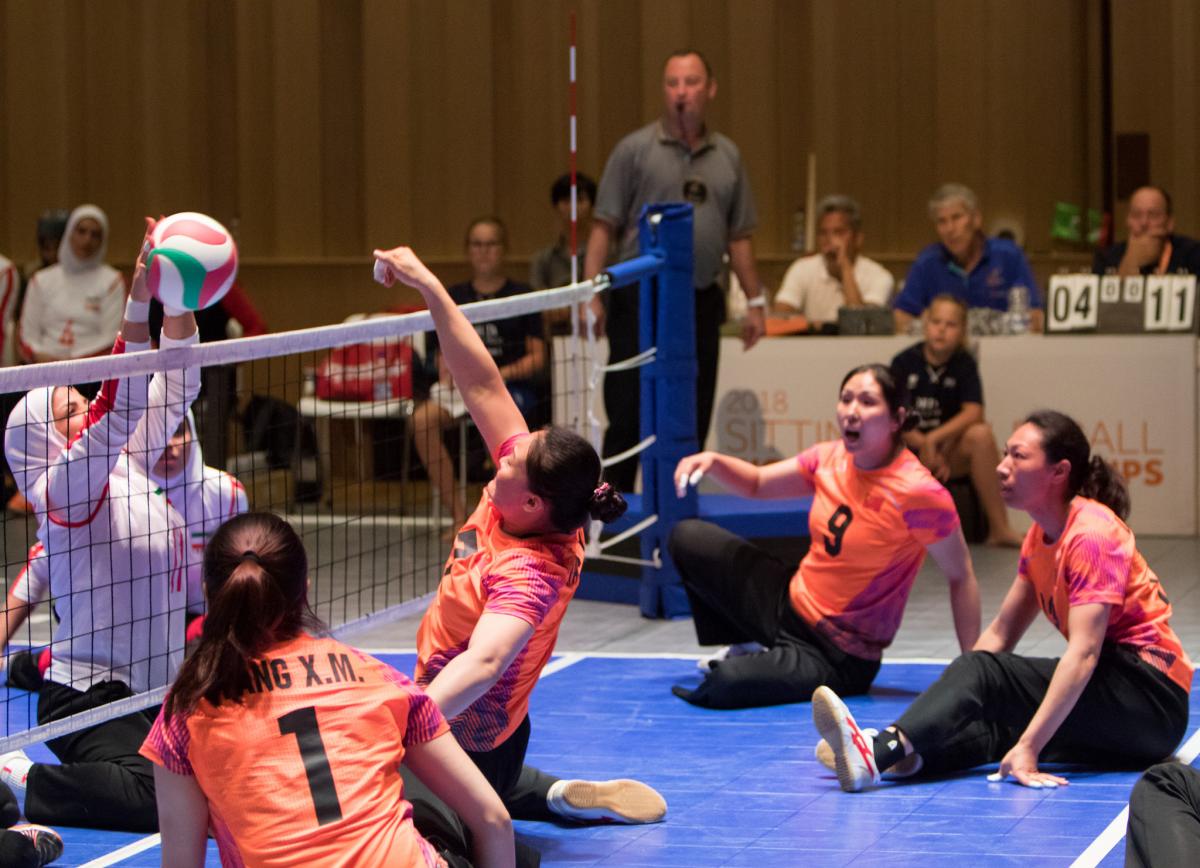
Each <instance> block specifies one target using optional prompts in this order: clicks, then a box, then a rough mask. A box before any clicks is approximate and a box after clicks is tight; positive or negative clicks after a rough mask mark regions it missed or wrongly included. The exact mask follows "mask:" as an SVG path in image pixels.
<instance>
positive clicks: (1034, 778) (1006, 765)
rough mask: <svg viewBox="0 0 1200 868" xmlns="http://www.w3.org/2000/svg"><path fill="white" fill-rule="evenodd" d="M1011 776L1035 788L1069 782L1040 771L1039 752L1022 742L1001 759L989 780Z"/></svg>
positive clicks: (1059, 785)
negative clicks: (997, 769) (998, 766)
mask: <svg viewBox="0 0 1200 868" xmlns="http://www.w3.org/2000/svg"><path fill="white" fill-rule="evenodd" d="M1009 776H1012V778H1013V780H1015V781H1016V782H1017V783H1018V784H1020V785H1021V786H1023V787H1032V788H1033V789H1035V790H1036V789H1042V788H1050V789H1053V788H1055V787H1065V786H1067V783H1068V781H1067V779H1066V778H1063V777H1059V776H1058V775H1052V774H1050V773H1049V772H1040V771H1038V767H1037V753H1036V752H1034V751H1033V750H1032V749H1031V748H1028V747H1026V746H1024V745H1023V744H1021V743H1020V742H1018V743H1017V745H1016V746H1015V747H1013V749H1012V750H1010V751H1009V752H1008V753H1006V754H1005V755H1004V759H1002V760H1000V769H999V771H997V772H996V773H995V774H990V775H988V780H989V781H992V782H993V783H995V782H997V781H1002V780H1004V779H1005V778H1007V777H1009Z"/></svg>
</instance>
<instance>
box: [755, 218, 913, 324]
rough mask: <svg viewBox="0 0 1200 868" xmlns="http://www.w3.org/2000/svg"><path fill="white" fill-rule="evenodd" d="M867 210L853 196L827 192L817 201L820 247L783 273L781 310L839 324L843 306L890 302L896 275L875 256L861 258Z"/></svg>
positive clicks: (777, 303) (778, 297)
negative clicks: (875, 259)
mask: <svg viewBox="0 0 1200 868" xmlns="http://www.w3.org/2000/svg"><path fill="white" fill-rule="evenodd" d="M863 237H864V236H863V231H862V214H861V212H860V211H859V207H858V203H857V202H855V201H854V200H853V199H851V198H850V197H849V196H842V195H833V196H826V197H825V198H824V199H822V200H821V201H820V203H819V204H818V205H817V249H818V250H819V251H820V252H819V253H814V254H812V255H811V256H802V257H801V258H800V259H797V260H796V261H795V262H793V263H792V264H791V266H790V267H789V268H788V270H787V273H786V274H785V275H784V276H783V285H782V286H781V287H780V288H779V292H778V293H776V295H775V312H776V313H800V314H803V315H804V316H805V317H806V318H807V319H808V321H809V322H810V323H814V324H821V323H836V322H837V318H838V308H839V307H864V306H866V305H879V306H884V305H886V304H887V303H888V302H889V301H890V300H891V297H892V288H893V286H894V285H895V279H894V278H893V277H892V275H891V272H889V271H888V270H887V269H886V268H884V267H883V266H882V265H880V264H879V263H878V262H875V261H874V260H871V259H868V258H867V257H865V256H859V254H858V251H859V250H860V249H861V248H862V243H863Z"/></svg>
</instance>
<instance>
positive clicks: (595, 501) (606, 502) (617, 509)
mask: <svg viewBox="0 0 1200 868" xmlns="http://www.w3.org/2000/svg"><path fill="white" fill-rule="evenodd" d="M628 508H629V504H628V503H626V502H625V498H624V497H622V496H621V492H619V491H617V490H616V489H615V488H613V487H612V486H611V485H610V484H609V483H607V482H605V483H603V484H601V485H600V487H599V488H597V489H596V490H595V491H593V492H592V499H591V501H590V502H589V503H588V515H590V516H591V517H592V518H594V519H599V520H600V521H602V522H604V523H605V524H608V523H609V522H610V521H616V520H617V519H618V518H620V517H621V516H622V515H624V514H625V510H627V509H628Z"/></svg>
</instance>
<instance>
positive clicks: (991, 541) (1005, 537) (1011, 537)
mask: <svg viewBox="0 0 1200 868" xmlns="http://www.w3.org/2000/svg"><path fill="white" fill-rule="evenodd" d="M1023 541H1024V539H1023V537H1022V536H1021V535H1020V534H1018V533H1017V532H1016V531H1014V530H1012V529H1011V528H1005V529H1004V530H1002V531H999V532H998V533H989V534H988V535H987V539H985V540H984V541H983V544H984V545H985V546H991V547H992V548H1008V549H1019V548H1020V547H1021V543H1022V542H1023Z"/></svg>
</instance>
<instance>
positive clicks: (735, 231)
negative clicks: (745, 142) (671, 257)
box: [592, 121, 758, 288]
mask: <svg viewBox="0 0 1200 868" xmlns="http://www.w3.org/2000/svg"><path fill="white" fill-rule="evenodd" d="M650 202H690V203H691V204H692V206H693V209H694V211H695V217H694V227H693V231H694V236H693V238H694V244H695V257H696V263H695V271H694V276H693V283H694V284H695V286H696V287H697V288H701V287H705V286H708V285H710V284H712V283H713V282H715V281H716V279H717V275H718V273H719V272H720V270H721V257H722V256H723V255H724V253H725V248H726V247H728V246H729V239H730V238H741V237H744V236H746V235H749V234H750V233H751V231H753V229H754V227H755V226H756V225H757V222H758V219H757V215H756V214H755V212H754V196H753V194H752V193H751V192H750V179H749V178H747V177H746V169H745V167H744V166H743V165H742V157H741V154H740V153H739V152H738V148H737V145H735V144H734V143H733V142H732V141H731V140H730V139H729V138H727V137H726V136H723V135H721V134H720V133H713V132H710V133H708V134H707V135H706V136H705V138H704V140H703V141H702V142H700V144H699V145H698V146H697V147H696V150H694V151H692V152H690V153H689V152H688V150H687V148H686V147H685V146H684V145H683V144H682V143H681V142H680V141H679V140H678V139H674V138H671V136H670V135H669V134H668V133H667V131H666V130H665V129H664V128H663V126H662V122H661V121H655V122H654V123H651V124H647V125H646V126H644V127H642V128H641V129H640V130H635V131H634V132H632V133H630V134H629V135H627V136H626V137H625V138H623V139H621V141H620V142H618V143H617V146H616V148H614V149H613V152H612V155H611V156H609V158H608V164H607V165H606V166H605V167H604V175H603V177H601V179H600V189H599V190H598V191H597V194H596V203H595V206H594V207H593V209H592V213H593V214H594V215H595V216H596V217H598V218H600V219H601V220H603V221H605V222H606V223H609V224H611V225H612V226H613V227H615V231H616V235H617V241H618V256H619V258H620V259H628V258H629V257H631V256H636V255H637V252H638V237H637V235H638V226H637V220H638V215H639V214H640V213H641V210H642V206H643V205H645V204H647V203H650Z"/></svg>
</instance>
